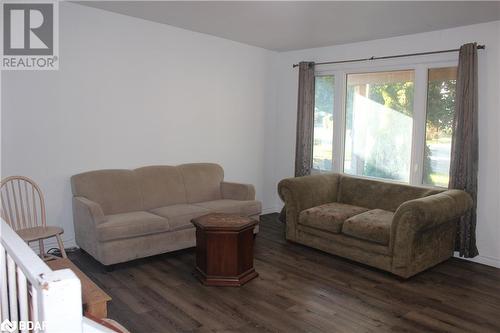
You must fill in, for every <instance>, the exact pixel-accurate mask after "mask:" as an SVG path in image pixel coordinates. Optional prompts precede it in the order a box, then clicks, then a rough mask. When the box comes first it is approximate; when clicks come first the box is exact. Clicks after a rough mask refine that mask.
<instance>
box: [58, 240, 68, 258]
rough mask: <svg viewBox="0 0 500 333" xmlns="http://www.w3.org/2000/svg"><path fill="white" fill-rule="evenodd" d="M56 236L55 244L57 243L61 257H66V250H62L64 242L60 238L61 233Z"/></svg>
mask: <svg viewBox="0 0 500 333" xmlns="http://www.w3.org/2000/svg"><path fill="white" fill-rule="evenodd" d="M56 238H57V244H59V250H61V256H62V257H63V258H67V257H68V256H67V255H66V251H65V250H64V244H63V241H62V239H61V235H59V234H58V235H56Z"/></svg>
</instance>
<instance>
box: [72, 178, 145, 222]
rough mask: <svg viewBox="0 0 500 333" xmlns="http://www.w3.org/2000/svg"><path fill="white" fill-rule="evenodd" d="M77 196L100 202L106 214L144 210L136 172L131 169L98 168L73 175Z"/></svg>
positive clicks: (74, 189)
mask: <svg viewBox="0 0 500 333" xmlns="http://www.w3.org/2000/svg"><path fill="white" fill-rule="evenodd" d="M71 189H72V191H73V195H74V196H75V197H85V198H87V199H89V200H91V201H94V202H96V203H98V204H99V205H100V206H101V208H102V211H103V212H104V214H105V215H112V214H119V213H127V212H136V211H143V210H144V209H143V207H142V195H141V189H140V186H139V182H138V180H137V177H136V173H135V172H134V171H131V170H97V171H89V172H84V173H81V174H78V175H74V176H73V177H71Z"/></svg>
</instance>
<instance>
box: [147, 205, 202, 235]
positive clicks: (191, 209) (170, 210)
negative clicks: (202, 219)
mask: <svg viewBox="0 0 500 333" xmlns="http://www.w3.org/2000/svg"><path fill="white" fill-rule="evenodd" d="M150 212H151V213H153V214H156V215H159V216H161V217H165V218H167V219H168V223H169V225H170V229H171V230H180V229H185V228H191V227H192V228H194V226H193V224H192V223H191V220H192V219H194V218H195V217H198V216H202V215H205V214H208V213H210V211H209V210H208V209H206V208H203V207H200V206H195V205H189V204H179V205H172V206H165V207H160V208H156V209H152V210H150Z"/></svg>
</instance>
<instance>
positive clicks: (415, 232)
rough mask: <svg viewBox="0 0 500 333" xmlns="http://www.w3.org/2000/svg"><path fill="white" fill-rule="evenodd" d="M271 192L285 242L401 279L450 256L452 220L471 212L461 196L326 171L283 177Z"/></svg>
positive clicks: (465, 197)
mask: <svg viewBox="0 0 500 333" xmlns="http://www.w3.org/2000/svg"><path fill="white" fill-rule="evenodd" d="M278 192H279V194H280V197H281V198H282V200H283V201H284V202H285V208H286V238H287V239H288V240H290V241H293V242H297V243H301V244H305V245H308V246H311V247H314V248H316V249H319V250H323V251H325V252H329V253H332V254H336V255H339V256H342V257H345V258H348V259H351V260H355V261H358V262H361V263H364V264H367V265H370V266H374V267H377V268H380V269H383V270H386V271H389V272H392V273H394V274H396V275H399V276H401V277H404V278H408V277H410V276H412V275H415V274H417V273H418V272H421V271H423V270H425V269H427V268H429V267H432V266H434V265H436V264H438V263H440V262H442V261H444V260H446V259H448V258H450V257H451V256H452V255H453V248H454V241H455V234H456V219H457V218H458V217H460V216H461V215H463V214H464V213H466V212H467V210H469V209H470V208H471V207H472V199H471V197H470V195H468V194H467V193H466V192H464V191H459V190H441V189H431V188H425V187H417V186H408V185H402V184H397V183H389V182H383V181H377V180H371V179H363V178H356V177H351V176H347V175H344V174H333V173H332V174H320V175H313V176H306V177H298V178H289V179H284V180H282V181H281V182H280V183H279V184H278Z"/></svg>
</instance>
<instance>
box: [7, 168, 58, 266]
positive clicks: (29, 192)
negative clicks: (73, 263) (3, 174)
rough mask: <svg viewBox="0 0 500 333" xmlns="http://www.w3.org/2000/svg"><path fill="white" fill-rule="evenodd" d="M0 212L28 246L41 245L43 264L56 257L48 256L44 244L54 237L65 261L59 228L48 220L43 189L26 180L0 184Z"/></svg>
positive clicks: (12, 177)
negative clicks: (35, 243)
mask: <svg viewBox="0 0 500 333" xmlns="http://www.w3.org/2000/svg"><path fill="white" fill-rule="evenodd" d="M0 201H1V206H0V212H1V216H2V218H3V219H4V220H5V221H6V222H7V223H8V224H9V225H10V226H11V227H12V229H14V230H15V231H16V232H17V233H18V234H19V236H20V237H21V238H22V239H23V240H24V241H25V242H27V243H30V242H34V241H38V244H39V248H40V257H41V258H42V259H44V260H46V259H52V258H54V257H53V256H51V255H49V254H46V253H45V249H44V244H43V240H44V239H47V238H51V237H55V238H56V239H57V244H58V245H59V250H60V251H61V255H62V256H63V258H66V252H65V251H64V245H63V242H62V239H61V234H62V233H63V232H64V230H63V229H62V228H60V227H54V226H47V224H46V218H45V202H44V199H43V194H42V191H41V190H40V187H39V186H38V185H37V184H36V183H35V182H34V181H33V180H31V179H29V178H28V177H24V176H11V177H7V178H5V179H3V180H2V181H1V184H0Z"/></svg>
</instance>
